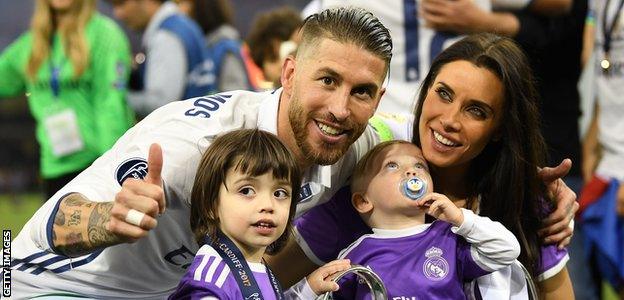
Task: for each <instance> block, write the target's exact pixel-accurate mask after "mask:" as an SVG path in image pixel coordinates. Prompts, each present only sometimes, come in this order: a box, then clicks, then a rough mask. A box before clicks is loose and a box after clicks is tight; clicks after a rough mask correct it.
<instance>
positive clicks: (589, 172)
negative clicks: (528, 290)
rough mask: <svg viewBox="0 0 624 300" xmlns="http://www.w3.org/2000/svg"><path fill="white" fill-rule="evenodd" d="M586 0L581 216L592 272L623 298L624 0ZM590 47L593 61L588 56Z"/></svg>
mask: <svg viewBox="0 0 624 300" xmlns="http://www.w3.org/2000/svg"><path fill="white" fill-rule="evenodd" d="M589 3H590V13H589V14H588V18H587V23H586V25H587V29H586V36H585V38H586V41H587V43H586V44H585V46H586V49H585V50H586V52H585V53H584V54H585V58H586V59H587V61H588V64H587V66H588V67H589V68H591V69H590V71H592V72H594V73H593V75H594V78H593V82H592V83H593V85H594V88H593V89H592V90H593V91H595V94H594V95H593V98H594V99H592V100H595V101H596V102H595V106H594V114H593V116H592V121H591V124H590V127H589V130H588V131H587V134H586V136H585V138H584V141H583V160H584V161H583V177H584V179H585V181H586V186H585V187H584V189H583V192H582V194H581V197H580V199H579V201H580V204H581V212H580V213H579V216H580V219H581V221H582V224H583V234H584V236H585V245H586V246H588V247H587V248H586V249H585V250H586V251H587V252H588V254H589V256H590V257H591V259H592V262H594V268H593V269H592V270H591V271H594V272H595V273H594V274H595V275H596V277H598V278H599V279H604V280H605V281H606V282H607V283H609V285H610V286H611V287H613V288H614V289H615V291H616V293H618V296H619V298H620V299H624V185H622V182H624V121H623V120H622V115H623V114H624V102H623V101H622V100H623V98H624V96H623V94H624V16H623V15H624V1H623V0H606V1H594V0H590V1H589ZM592 51H593V52H594V58H595V59H589V54H590V53H591V52H592ZM601 296H604V295H601Z"/></svg>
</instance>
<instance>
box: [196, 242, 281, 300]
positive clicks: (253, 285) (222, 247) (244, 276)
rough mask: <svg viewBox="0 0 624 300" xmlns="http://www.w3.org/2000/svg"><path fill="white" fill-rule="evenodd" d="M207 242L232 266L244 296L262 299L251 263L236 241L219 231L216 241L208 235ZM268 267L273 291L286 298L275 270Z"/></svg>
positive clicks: (279, 297)
mask: <svg viewBox="0 0 624 300" xmlns="http://www.w3.org/2000/svg"><path fill="white" fill-rule="evenodd" d="M206 242H207V243H210V244H211V245H212V247H213V248H214V249H215V250H216V251H217V253H219V255H220V256H221V258H222V259H223V261H225V263H226V264H227V265H228V267H229V268H230V271H231V272H232V275H234V279H236V283H238V287H239V288H240V291H241V293H242V295H243V298H244V299H251V300H262V299H263V298H262V291H261V290H260V287H259V286H258V283H257V282H256V279H255V278H254V276H253V273H252V272H251V269H249V265H248V264H247V261H246V260H245V257H244V256H243V254H242V253H241V252H240V250H239V249H238V247H236V245H234V243H233V242H232V241H231V240H230V239H229V238H228V237H227V236H225V234H223V233H222V232H221V231H218V233H217V241H216V242H214V243H213V242H211V241H210V238H209V237H206ZM265 265H266V264H265ZM266 268H267V274H268V275H269V280H270V281H271V286H272V287H273V291H275V297H276V298H277V299H284V296H283V295H284V294H283V293H282V288H281V287H280V285H279V283H278V282H277V278H276V277H275V275H273V272H271V269H269V266H268V265H266Z"/></svg>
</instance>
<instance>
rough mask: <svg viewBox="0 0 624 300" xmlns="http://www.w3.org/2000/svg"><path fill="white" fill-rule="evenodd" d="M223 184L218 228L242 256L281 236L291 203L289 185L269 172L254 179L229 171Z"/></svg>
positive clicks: (236, 171)
mask: <svg viewBox="0 0 624 300" xmlns="http://www.w3.org/2000/svg"><path fill="white" fill-rule="evenodd" d="M225 183H226V185H221V188H220V189H219V205H218V209H217V211H218V215H219V223H220V228H221V231H223V233H225V234H226V235H227V236H228V237H229V238H230V239H232V240H233V241H234V242H235V243H236V244H237V246H238V247H239V248H241V251H243V253H249V251H255V250H258V249H260V248H262V247H266V246H268V245H270V244H271V243H273V242H274V241H275V240H277V239H278V238H279V237H280V236H281V235H282V233H284V230H285V228H286V224H287V222H288V213H289V209H290V202H291V199H292V197H291V185H290V182H289V181H287V180H277V179H275V178H274V177H273V174H272V173H271V172H268V173H266V174H263V175H261V176H256V177H253V176H250V175H248V174H243V173H241V172H239V171H238V170H234V168H230V170H228V172H227V174H226V180H225ZM226 186H227V189H226Z"/></svg>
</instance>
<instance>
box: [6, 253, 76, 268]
mask: <svg viewBox="0 0 624 300" xmlns="http://www.w3.org/2000/svg"><path fill="white" fill-rule="evenodd" d="M66 259H69V257H67V256H60V255H56V256H55V257H52V258H49V259H46V260H44V261H42V262H39V263H29V262H26V263H24V264H23V265H22V266H21V267H19V268H18V269H17V270H19V271H26V269H29V268H32V267H39V268H42V267H45V266H49V265H51V264H53V263H56V262H59V261H62V260H66Z"/></svg>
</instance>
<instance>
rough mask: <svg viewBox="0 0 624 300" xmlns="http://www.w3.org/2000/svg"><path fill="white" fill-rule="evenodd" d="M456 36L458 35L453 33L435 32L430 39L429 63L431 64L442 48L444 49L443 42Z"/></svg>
mask: <svg viewBox="0 0 624 300" xmlns="http://www.w3.org/2000/svg"><path fill="white" fill-rule="evenodd" d="M457 36H458V35H457V34H454V33H449V32H439V31H437V32H436V33H435V34H434V35H433V38H432V39H431V48H429V55H430V57H429V61H430V62H433V60H434V59H435V58H436V57H437V56H438V54H440V52H442V48H444V42H446V41H447V40H448V39H452V38H454V37H457Z"/></svg>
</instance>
